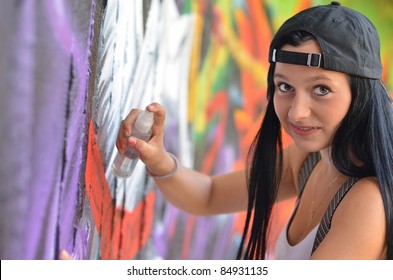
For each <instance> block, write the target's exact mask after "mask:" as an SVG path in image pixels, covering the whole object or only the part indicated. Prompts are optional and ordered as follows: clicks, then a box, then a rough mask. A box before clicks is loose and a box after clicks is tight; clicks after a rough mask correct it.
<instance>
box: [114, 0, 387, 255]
mask: <svg viewBox="0 0 393 280" xmlns="http://www.w3.org/2000/svg"><path fill="white" fill-rule="evenodd" d="M269 61H270V63H271V65H270V69H269V74H268V106H267V109H266V114H265V117H264V120H263V123H262V125H261V128H260V131H259V132H258V134H257V136H256V138H255V140H254V143H253V145H252V147H251V149H250V153H249V155H250V161H249V163H248V164H247V168H246V170H244V171H238V172H232V173H229V174H223V175H219V176H207V175H204V174H201V173H198V172H196V171H194V170H191V169H187V168H185V167H183V166H181V165H180V164H179V163H178V161H177V160H176V158H175V157H174V156H173V155H171V154H169V153H167V152H166V150H165V148H164V145H163V137H164V121H165V110H164V108H163V107H162V106H161V105H160V104H158V103H153V104H151V105H149V106H148V107H147V109H148V110H149V111H151V112H154V113H155V122H154V125H153V135H152V138H151V139H150V140H149V141H148V142H147V143H146V142H144V141H142V140H139V139H136V138H133V137H129V135H130V132H131V127H132V124H133V122H134V121H135V118H136V115H137V114H138V110H136V109H133V110H132V111H131V112H130V114H129V115H128V117H127V118H126V119H125V120H124V121H123V124H122V126H121V129H120V131H119V135H118V141H117V147H118V149H119V151H120V152H121V153H123V152H124V151H125V149H126V147H127V145H131V146H132V147H133V148H135V149H136V150H137V151H138V152H139V153H140V156H141V159H142V161H143V162H144V163H145V164H146V167H147V169H148V170H149V173H150V174H151V176H152V177H153V178H155V182H156V184H157V186H158V187H159V189H160V190H161V191H162V193H163V194H164V195H165V197H166V198H167V199H168V200H169V201H170V202H171V203H172V204H174V205H175V206H177V207H179V208H181V209H183V210H185V211H188V212H190V213H193V214H199V215H212V214H219V213H229V212H235V211H242V210H245V209H247V211H248V214H247V219H246V223H245V228H244V233H243V239H242V244H241V248H240V249H239V253H238V258H245V259H263V258H264V257H265V253H266V247H267V246H266V244H267V238H268V232H269V221H270V216H271V209H272V206H273V204H274V203H276V202H278V201H282V200H284V199H287V198H291V197H297V203H296V207H295V209H294V211H293V214H292V216H291V218H290V219H289V221H288V223H287V224H286V226H285V227H284V229H283V232H282V234H281V235H280V236H279V238H278V241H277V246H276V252H275V255H276V256H277V258H285V259H393V107H392V99H391V97H390V95H389V94H388V92H387V90H386V89H385V87H384V85H383V84H382V82H381V73H382V66H381V61H380V56H379V39H378V35H377V32H376V30H375V28H374V26H373V25H372V24H371V22H370V21H369V20H368V19H367V18H366V17H364V16H363V15H361V14H360V13H358V12H356V11H354V10H351V9H348V8H345V7H342V6H340V5H339V3H337V2H332V4H331V5H324V6H317V7H313V8H310V9H307V10H304V11H302V12H300V13H299V14H297V15H295V16H294V17H292V18H290V19H289V20H287V21H286V22H285V23H284V24H283V26H282V27H281V28H280V29H279V30H278V32H277V33H276V35H275V37H274V38H273V41H272V43H271V46H270V54H269ZM282 128H283V129H285V131H286V132H287V133H288V134H289V135H290V136H291V137H292V138H293V140H294V141H293V144H291V145H290V146H288V147H287V148H286V149H283V148H282V145H281V129H282Z"/></svg>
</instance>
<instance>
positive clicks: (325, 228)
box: [311, 177, 359, 255]
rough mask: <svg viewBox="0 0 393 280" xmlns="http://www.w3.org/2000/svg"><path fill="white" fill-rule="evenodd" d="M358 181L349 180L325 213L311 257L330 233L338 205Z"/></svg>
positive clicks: (352, 178)
mask: <svg viewBox="0 0 393 280" xmlns="http://www.w3.org/2000/svg"><path fill="white" fill-rule="evenodd" d="M358 180H359V178H354V177H351V178H349V179H348V180H347V181H346V182H345V183H344V184H343V185H342V186H341V187H340V189H339V190H338V191H337V192H336V194H335V195H334V197H333V199H332V200H331V202H330V204H329V206H328V208H327V209H326V211H325V214H324V215H323V217H322V220H321V223H320V224H319V227H318V231H317V235H316V237H315V240H314V245H313V248H312V252H311V255H312V254H313V253H314V252H315V250H316V249H317V248H318V246H319V244H320V243H321V242H322V241H323V239H324V238H325V236H326V234H327V233H328V232H329V230H330V226H331V222H332V218H333V215H334V212H335V211H336V209H337V207H338V205H339V204H340V202H341V201H342V199H343V198H344V196H345V195H346V194H347V193H348V191H349V190H350V189H351V188H352V186H353V185H354V184H355V183H356V182H357V181H358Z"/></svg>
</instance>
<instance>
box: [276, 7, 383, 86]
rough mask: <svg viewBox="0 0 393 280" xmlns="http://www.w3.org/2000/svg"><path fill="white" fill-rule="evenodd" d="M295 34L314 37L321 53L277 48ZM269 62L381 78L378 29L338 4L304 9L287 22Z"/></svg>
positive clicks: (283, 26) (279, 31)
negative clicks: (286, 36)
mask: <svg viewBox="0 0 393 280" xmlns="http://www.w3.org/2000/svg"><path fill="white" fill-rule="evenodd" d="M293 31H306V32H308V33H310V34H311V35H313V36H314V37H315V38H316V40H317V41H318V43H319V45H320V47H321V49H322V53H321V54H307V53H297V52H287V51H282V50H279V49H276V47H277V41H278V40H280V38H281V37H282V36H283V35H286V34H288V33H290V32H293ZM269 62H271V63H272V62H283V63H291V64H300V65H308V66H310V67H320V68H324V69H327V70H333V71H338V72H344V73H347V74H350V75H355V76H360V77H365V78H370V79H381V76H382V63H381V58H380V41H379V36H378V32H377V30H376V28H375V26H374V25H373V24H372V23H371V21H370V20H369V19H368V18H367V17H366V16H364V15H363V14H361V13H359V12H357V11H355V10H353V9H349V8H346V7H343V6H341V5H340V3H339V2H331V4H329V5H321V6H315V7H312V8H309V9H306V10H303V11H301V12H299V13H298V14H296V15H294V16H293V17H291V18H289V19H288V20H287V21H285V22H284V24H283V25H282V26H281V27H280V28H279V30H278V31H277V33H276V34H275V36H274V38H273V40H272V42H271V44H270V50H269Z"/></svg>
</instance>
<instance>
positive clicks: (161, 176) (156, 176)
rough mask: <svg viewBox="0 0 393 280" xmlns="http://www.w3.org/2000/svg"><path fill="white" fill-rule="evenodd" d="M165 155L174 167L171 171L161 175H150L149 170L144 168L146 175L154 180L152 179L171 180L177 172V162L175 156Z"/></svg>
mask: <svg viewBox="0 0 393 280" xmlns="http://www.w3.org/2000/svg"><path fill="white" fill-rule="evenodd" d="M167 154H168V155H169V156H170V157H171V159H172V161H173V163H174V167H173V168H172V169H171V171H170V172H165V173H164V172H163V173H162V174H160V173H159V172H157V173H152V172H150V171H149V169H147V168H146V171H147V173H148V174H149V175H150V177H152V178H154V179H159V180H162V179H168V178H171V177H173V176H175V175H176V173H177V172H178V171H179V161H178V159H177V158H176V156H175V155H174V154H172V153H169V152H167ZM156 174H157V175H156Z"/></svg>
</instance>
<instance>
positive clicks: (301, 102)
mask: <svg viewBox="0 0 393 280" xmlns="http://www.w3.org/2000/svg"><path fill="white" fill-rule="evenodd" d="M311 111H312V110H311V100H310V96H309V95H308V94H302V93H296V94H295V96H294V98H293V99H292V103H291V105H290V107H289V111H288V117H289V119H290V120H291V121H293V122H299V121H301V120H304V119H307V118H308V117H309V116H310V115H311Z"/></svg>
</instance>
